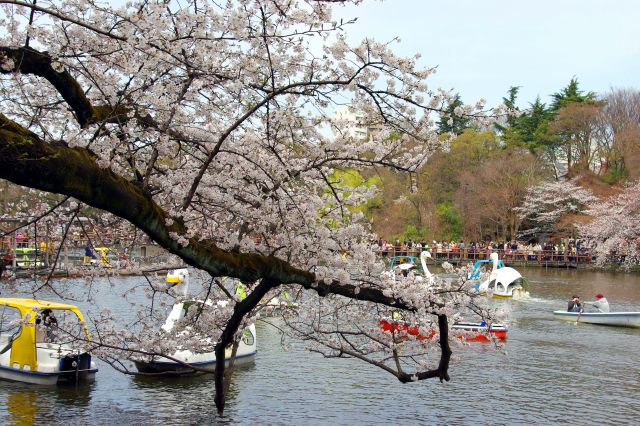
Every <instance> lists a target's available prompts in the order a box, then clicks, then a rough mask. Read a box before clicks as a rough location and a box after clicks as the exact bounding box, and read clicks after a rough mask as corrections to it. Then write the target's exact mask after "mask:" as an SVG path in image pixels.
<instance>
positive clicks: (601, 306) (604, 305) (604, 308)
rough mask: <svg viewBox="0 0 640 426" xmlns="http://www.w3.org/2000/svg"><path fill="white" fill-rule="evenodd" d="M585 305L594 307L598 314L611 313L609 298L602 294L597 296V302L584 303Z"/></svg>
mask: <svg viewBox="0 0 640 426" xmlns="http://www.w3.org/2000/svg"><path fill="white" fill-rule="evenodd" d="M584 304H585V305H591V306H593V307H594V308H596V309H597V310H598V312H609V302H607V298H606V297H604V294H602V293H598V294H596V301H595V302H584Z"/></svg>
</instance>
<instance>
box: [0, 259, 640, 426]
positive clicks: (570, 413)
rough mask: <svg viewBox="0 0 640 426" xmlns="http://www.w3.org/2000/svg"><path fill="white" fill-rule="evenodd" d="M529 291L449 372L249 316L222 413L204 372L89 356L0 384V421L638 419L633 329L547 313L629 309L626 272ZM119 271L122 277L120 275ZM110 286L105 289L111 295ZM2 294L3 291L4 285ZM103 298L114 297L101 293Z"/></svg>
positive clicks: (552, 280)
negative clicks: (245, 362) (406, 376)
mask: <svg viewBox="0 0 640 426" xmlns="http://www.w3.org/2000/svg"><path fill="white" fill-rule="evenodd" d="M521 272H522V273H523V275H525V276H526V277H527V278H528V279H529V281H530V283H531V296H532V298H531V300H527V301H509V300H506V301H503V300H499V301H494V302H493V303H496V304H500V305H502V306H503V307H505V308H506V309H508V310H510V315H509V321H508V325H509V337H508V340H507V343H506V346H505V348H504V350H502V351H496V350H495V349H493V347H492V346H491V345H489V344H473V345H470V346H468V347H464V348H460V349H457V350H456V352H455V354H454V357H455V358H454V360H453V361H452V363H451V369H450V375H451V381H450V382H447V383H440V382H438V381H436V380H427V381H422V382H418V383H412V384H404V385H403V384H401V383H399V382H398V381H397V380H396V379H395V378H394V377H392V376H391V375H389V374H388V373H385V372H383V371H381V370H378V369H376V368H374V367H370V366H368V365H365V364H363V363H361V362H358V361H354V360H338V359H324V358H322V357H321V356H320V355H317V354H313V353H309V352H306V351H304V350H303V349H301V348H299V347H297V346H293V347H291V348H290V349H289V350H287V351H285V350H284V349H283V348H282V347H281V345H280V335H279V333H278V332H277V331H276V330H275V329H273V328H272V327H270V326H268V325H266V324H260V323H259V324H257V336H258V354H257V356H256V361H255V364H253V365H249V366H246V367H243V368H240V369H238V370H237V371H236V373H235V376H234V380H233V383H232V386H231V390H230V395H229V397H228V401H227V409H226V412H225V417H224V418H222V419H221V418H218V417H217V416H216V411H215V406H214V404H213V394H214V390H213V380H212V377H210V376H200V377H191V378H180V379H176V378H172V379H157V378H154V379H150V378H139V377H131V376H124V375H122V374H120V373H118V372H116V371H114V370H113V369H111V368H110V367H109V366H107V365H105V364H103V363H100V362H99V361H98V364H99V367H100V371H99V372H98V374H97V376H96V382H95V383H93V384H90V385H83V386H78V387H76V386H65V387H61V386H58V387H53V388H39V387H35V386H31V385H24V384H19V383H7V382H0V406H4V408H5V409H4V410H2V411H0V423H2V424H31V423H39V424H65V425H73V424H96V425H101V424H105V425H106V424H114V423H119V424H139V425H147V424H149V425H151V424H160V423H167V424H172V425H173V424H214V423H220V424H226V423H228V424H234V425H235V424H275V425H285V424H407V425H410V424H442V425H445V424H446V425H449V424H465V425H466V424H468V425H477V424H509V425H511V424H524V423H529V424H542V423H546V424H548V423H564V424H634V423H635V424H637V423H638V421H639V419H640V406H639V405H638V404H637V403H636V400H637V397H638V396H639V395H640V382H639V379H640V364H639V363H638V358H637V357H638V353H639V352H640V329H630V328H615V327H603V326H596V325H589V324H575V323H573V322H563V321H557V320H554V319H553V315H552V311H553V310H557V309H564V308H565V307H566V300H567V299H568V298H569V296H570V295H571V294H573V293H578V294H579V295H580V296H581V297H582V299H583V300H594V299H593V296H594V295H595V294H596V293H598V292H602V293H604V294H605V295H606V297H607V299H608V300H609V303H610V305H611V308H612V310H615V311H640V280H639V279H638V278H639V277H638V276H637V275H633V274H623V273H607V272H593V271H583V270H559V269H542V268H536V269H533V268H532V269H521ZM135 279H136V278H127V279H122V280H123V282H122V285H123V286H126V285H129V284H130V282H129V281H130V280H135ZM113 294H115V293H113ZM3 295H4V296H7V295H6V294H3ZM103 303H113V304H117V299H111V298H110V297H107V296H105V299H104V300H103Z"/></svg>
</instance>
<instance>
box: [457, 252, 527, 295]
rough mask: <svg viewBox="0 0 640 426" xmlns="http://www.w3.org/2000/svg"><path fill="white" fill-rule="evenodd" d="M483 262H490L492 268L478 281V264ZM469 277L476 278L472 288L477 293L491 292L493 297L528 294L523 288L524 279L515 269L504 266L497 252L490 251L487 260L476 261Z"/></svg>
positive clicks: (479, 272)
mask: <svg viewBox="0 0 640 426" xmlns="http://www.w3.org/2000/svg"><path fill="white" fill-rule="evenodd" d="M483 263H491V264H492V269H491V273H490V274H489V277H488V278H487V279H486V280H485V281H483V282H480V281H479V279H480V274H481V271H480V266H481V265H482V264H483ZM469 279H471V280H476V281H475V283H474V284H473V285H472V288H474V289H476V290H477V291H478V293H480V294H491V296H492V297H493V298H495V299H523V298H526V297H528V295H529V293H528V292H527V291H526V289H525V284H526V280H525V279H524V278H523V277H522V275H520V272H518V271H517V270H515V269H513V268H510V267H508V266H504V264H503V263H502V261H501V260H500V259H499V258H498V253H491V255H490V256H489V259H488V260H478V261H476V263H475V264H474V265H473V272H472V273H471V274H469Z"/></svg>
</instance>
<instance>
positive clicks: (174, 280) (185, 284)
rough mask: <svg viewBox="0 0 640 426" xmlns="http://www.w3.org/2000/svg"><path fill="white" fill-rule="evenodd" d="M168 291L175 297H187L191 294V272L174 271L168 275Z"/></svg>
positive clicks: (186, 270)
mask: <svg viewBox="0 0 640 426" xmlns="http://www.w3.org/2000/svg"><path fill="white" fill-rule="evenodd" d="M167 290H171V291H172V292H173V294H174V295H176V296H182V297H185V296H186V295H187V294H188V292H189V270H188V269H187V268H180V269H173V270H171V271H169V272H168V273H167Z"/></svg>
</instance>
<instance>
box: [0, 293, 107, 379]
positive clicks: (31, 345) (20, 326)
mask: <svg viewBox="0 0 640 426" xmlns="http://www.w3.org/2000/svg"><path fill="white" fill-rule="evenodd" d="M0 308H1V311H2V313H1V314H0V325H1V327H0V379H2V380H9V381H13V382H25V383H32V384H36V385H55V384H57V383H61V382H77V381H92V380H94V379H95V375H96V372H97V371H98V369H97V368H96V365H95V363H94V362H93V361H92V360H91V355H90V354H89V353H88V352H87V351H86V349H82V347H83V346H86V344H84V343H87V344H88V343H89V331H88V330H87V327H86V325H85V322H84V317H83V316H82V313H81V312H80V310H79V309H78V308H77V307H76V306H73V305H67V304H63V303H57V302H48V301H45V300H34V299H20V298H11V297H6V298H0ZM54 312H55V314H54Z"/></svg>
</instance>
